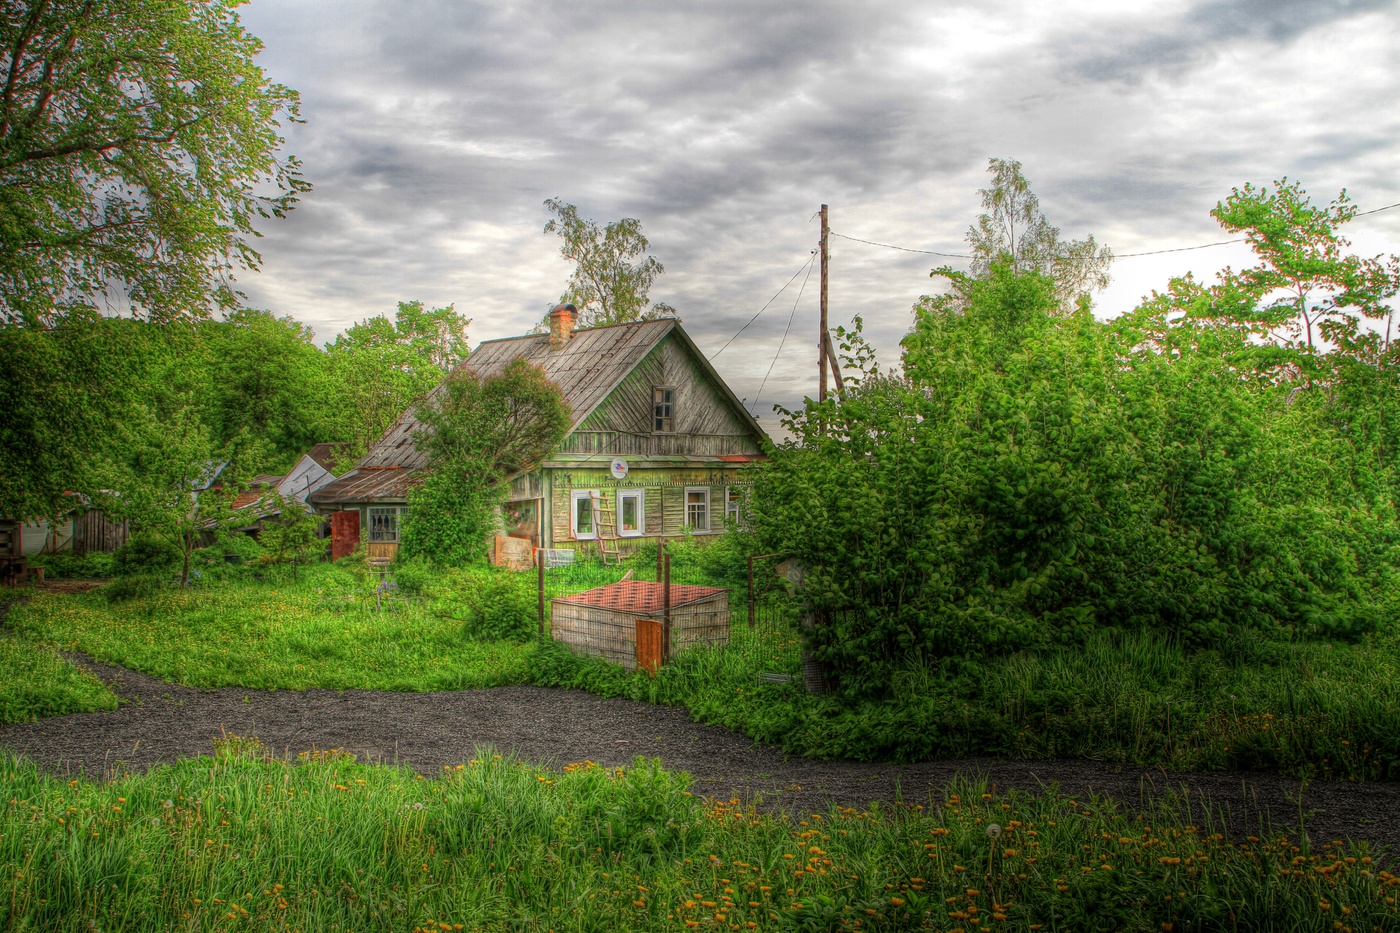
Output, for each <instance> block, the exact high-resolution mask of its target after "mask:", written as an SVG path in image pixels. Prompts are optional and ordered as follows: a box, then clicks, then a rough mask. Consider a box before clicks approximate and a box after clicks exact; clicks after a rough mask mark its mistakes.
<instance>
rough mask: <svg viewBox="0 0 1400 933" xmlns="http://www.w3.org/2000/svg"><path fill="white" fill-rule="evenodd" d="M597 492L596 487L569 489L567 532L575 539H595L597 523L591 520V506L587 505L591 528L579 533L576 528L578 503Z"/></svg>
mask: <svg viewBox="0 0 1400 933" xmlns="http://www.w3.org/2000/svg"><path fill="white" fill-rule="evenodd" d="M598 494H599V490H597V489H573V490H570V491H569V532H570V534H572V535H573V539H574V540H575V541H597V540H598V523H597V522H596V521H594V520H593V507H592V505H590V506H589V510H588V515H589V522H590V524H592V525H593V530H592V531H589V532H585V533H584V534H579V530H578V504H579V502H580V501H582V500H590V501H591V500H592V499H593V497H594V496H597V495H598Z"/></svg>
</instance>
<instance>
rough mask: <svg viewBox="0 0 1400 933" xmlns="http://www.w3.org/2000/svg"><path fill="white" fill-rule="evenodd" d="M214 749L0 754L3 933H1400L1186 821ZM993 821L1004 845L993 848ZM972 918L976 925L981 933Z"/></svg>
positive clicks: (487, 758) (658, 771)
mask: <svg viewBox="0 0 1400 933" xmlns="http://www.w3.org/2000/svg"><path fill="white" fill-rule="evenodd" d="M300 758H301V760H300V763H295V764H294V763H289V762H287V761H282V760H277V759H272V758H268V757H266V756H265V755H264V754H263V753H262V750H261V748H260V746H259V744H258V743H257V741H256V740H255V739H238V738H236V737H229V738H228V739H227V740H226V741H225V742H223V743H221V747H219V749H218V751H217V754H216V756H215V757H213V758H200V759H197V760H193V761H186V762H182V763H180V764H178V765H175V766H167V767H160V768H157V769H155V770H153V771H151V772H148V773H146V774H144V775H140V776H132V777H127V778H125V779H123V780H119V781H115V782H113V783H111V784H106V785H97V784H92V783H89V782H88V781H85V780H81V779H79V780H74V781H70V782H66V783H65V782H63V781H61V780H58V779H55V778H50V777H46V776H44V775H42V774H40V773H39V772H38V771H37V770H36V769H35V768H34V767H33V766H32V765H31V764H29V763H27V762H25V761H23V760H17V759H14V758H10V757H8V756H5V757H0V785H3V786H4V787H5V788H6V798H7V799H5V800H0V926H3V927H4V928H6V929H21V928H34V929H52V930H91V929H102V930H106V931H110V933H116V931H120V930H152V929H166V930H174V929H181V930H185V929H202V930H285V929H313V930H363V929H386V930H403V931H409V930H438V931H453V930H478V929H498V930H541V931H543V930H556V931H564V930H608V929H611V930H617V929H657V930H661V929H666V930H686V929H693V928H697V927H698V928H700V929H724V930H736V931H737V930H744V929H792V930H799V929H806V930H850V931H855V930H887V929H937V930H949V929H953V928H959V929H965V930H971V929H978V928H983V929H1002V928H1005V929H1018V930H1042V929H1044V930H1049V929H1057V930H1076V931H1081V930H1082V931H1094V930H1121V929H1129V930H1173V929H1174V930H1197V929H1225V928H1230V929H1245V930H1249V929H1255V930H1262V929H1290V930H1319V931H1321V930H1332V929H1334V927H1333V924H1334V923H1341V924H1342V926H1341V927H1338V929H1342V928H1346V929H1352V930H1366V931H1371V930H1381V929H1392V928H1394V927H1393V926H1392V925H1393V924H1395V923H1397V922H1400V913H1397V908H1396V905H1395V894H1396V893H1397V886H1400V879H1397V878H1395V877H1394V876H1392V875H1390V874H1388V873H1387V872H1385V871H1383V870H1381V862H1380V861H1379V860H1378V859H1377V856H1378V855H1379V853H1371V852H1369V851H1368V850H1367V849H1366V847H1365V846H1362V845H1358V846H1355V847H1352V846H1343V845H1341V844H1338V843H1328V844H1326V845H1324V846H1321V847H1319V848H1317V849H1316V850H1307V849H1302V848H1299V847H1298V846H1296V845H1294V844H1292V843H1290V842H1288V841H1287V840H1286V839H1285V838H1281V837H1279V836H1276V835H1274V834H1272V833H1269V832H1267V831H1265V832H1263V834H1262V835H1261V836H1260V837H1258V838H1254V837H1251V838H1250V839H1248V840H1246V841H1245V842H1243V843H1238V844H1232V843H1231V842H1230V841H1228V840H1226V839H1225V837H1224V836H1223V835H1221V834H1219V833H1216V832H1213V831H1212V829H1211V826H1210V822H1209V819H1208V816H1207V815H1206V814H1201V813H1193V812H1191V811H1190V809H1189V807H1187V806H1186V805H1185V803H1184V801H1183V802H1181V803H1175V802H1166V803H1160V804H1158V805H1156V806H1155V807H1154V808H1152V809H1150V810H1148V811H1146V812H1144V813H1142V814H1139V815H1136V816H1131V817H1130V816H1125V815H1122V814H1120V813H1118V812H1117V811H1116V810H1115V809H1114V807H1113V805H1112V804H1111V803H1110V802H1109V801H1106V800H1100V799H1087V800H1082V801H1081V800H1068V799H1065V798H1063V797H1060V796H1058V795H1056V794H1054V793H1046V794H1041V795H1028V794H1022V793H1013V794H1009V795H1000V794H996V793H993V792H991V791H990V790H989V789H988V788H986V787H985V785H983V784H978V783H976V782H960V783H958V784H955V785H952V786H950V787H949V788H947V789H945V790H944V791H943V792H941V793H939V794H937V795H936V796H932V797H930V798H929V799H927V800H925V801H924V802H923V803H919V804H915V805H910V806H900V807H896V808H893V809H881V808H873V809H871V810H869V811H857V810H852V809H846V810H835V811H831V812H828V813H824V814H813V815H810V816H806V817H805V818H794V819H786V818H781V819H779V818H773V817H770V816H765V815H761V814H759V813H758V812H756V811H754V810H752V809H749V808H746V807H744V806H741V805H740V804H739V803H738V802H737V801H713V800H707V799H701V798H698V797H694V796H692V795H691V794H690V793H689V792H688V790H687V779H686V777H685V776H684V775H682V774H674V773H670V772H667V771H665V770H663V769H662V768H660V767H659V766H658V765H657V764H656V763H654V762H647V761H644V760H642V759H638V760H637V761H636V762H635V763H634V765H633V766H632V767H630V768H626V769H605V768H601V767H599V766H597V765H594V764H592V763H590V762H579V763H574V764H570V765H566V766H565V767H564V768H563V769H562V770H561V771H557V772H556V771H547V770H541V769H537V768H533V767H529V766H527V765H524V764H521V763H519V762H515V761H511V760H508V759H503V758H501V756H499V755H493V754H492V753H490V752H489V751H484V752H479V753H478V755H477V758H476V759H474V760H472V761H470V762H464V763H463V764H462V765H459V766H457V767H454V768H449V769H445V770H444V771H443V773H441V774H440V775H439V776H438V777H437V778H435V779H424V778H423V777H422V776H421V775H418V774H415V773H413V772H412V771H410V770H408V769H405V768H392V767H385V766H374V767H366V766H361V765H357V764H354V763H353V758H351V757H349V756H344V755H341V754H339V753H336V752H312V753H306V754H303V755H302V756H300ZM994 824H995V827H996V828H993V825H994ZM974 921H976V922H974Z"/></svg>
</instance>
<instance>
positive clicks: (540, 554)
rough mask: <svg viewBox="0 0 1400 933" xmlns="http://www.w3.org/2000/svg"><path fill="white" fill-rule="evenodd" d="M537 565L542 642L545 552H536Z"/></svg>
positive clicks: (542, 635)
mask: <svg viewBox="0 0 1400 933" xmlns="http://www.w3.org/2000/svg"><path fill="white" fill-rule="evenodd" d="M535 563H536V564H538V565H539V619H540V641H544V551H543V550H539V549H537V550H536V551H535Z"/></svg>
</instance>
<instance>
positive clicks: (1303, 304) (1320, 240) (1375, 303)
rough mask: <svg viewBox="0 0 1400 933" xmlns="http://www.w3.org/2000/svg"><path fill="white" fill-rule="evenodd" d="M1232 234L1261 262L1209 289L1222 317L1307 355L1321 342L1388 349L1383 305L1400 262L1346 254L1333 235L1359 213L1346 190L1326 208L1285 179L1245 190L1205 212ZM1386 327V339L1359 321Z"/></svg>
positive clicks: (1346, 349) (1357, 352)
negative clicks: (1241, 238)
mask: <svg viewBox="0 0 1400 933" xmlns="http://www.w3.org/2000/svg"><path fill="white" fill-rule="evenodd" d="M1210 213H1211V216H1212V217H1214V218H1215V219H1216V220H1218V221H1219V222H1220V225H1221V226H1222V227H1224V228H1225V229H1226V230H1228V231H1229V232H1231V233H1243V234H1244V235H1245V239H1246V240H1247V241H1248V243H1249V245H1250V247H1251V248H1252V249H1253V250H1254V252H1255V255H1256V256H1258V257H1259V264H1258V265H1256V266H1253V267H1251V268H1249V269H1244V270H1241V271H1240V272H1235V271H1233V270H1231V269H1229V268H1228V267H1227V268H1226V269H1225V271H1224V272H1222V273H1221V274H1220V279H1219V283H1218V284H1217V286H1216V287H1215V288H1214V289H1213V290H1212V297H1213V298H1214V299H1215V300H1214V302H1213V304H1214V306H1215V309H1216V311H1217V312H1218V313H1220V316H1221V317H1223V318H1225V319H1227V320H1230V321H1233V322H1234V323H1236V324H1238V325H1239V326H1241V327H1243V328H1245V329H1247V330H1248V331H1250V332H1251V333H1254V334H1257V335H1259V336H1261V337H1264V338H1266V339H1269V340H1271V341H1273V342H1275V343H1277V344H1278V345H1280V346H1288V347H1295V348H1298V349H1301V350H1305V351H1307V352H1312V351H1315V350H1317V349H1319V346H1320V344H1321V343H1322V342H1323V341H1326V342H1327V343H1330V344H1332V346H1333V347H1334V348H1336V349H1337V350H1339V351H1341V352H1342V353H1343V354H1345V355H1349V356H1365V355H1369V356H1372V357H1374V356H1375V355H1376V354H1378V353H1380V352H1384V351H1385V350H1388V349H1389V345H1390V340H1391V329H1390V323H1391V316H1392V315H1393V313H1394V312H1393V309H1392V308H1391V307H1390V306H1389V304H1388V302H1389V300H1390V299H1391V298H1393V297H1395V295H1396V294H1397V293H1400V258H1397V257H1395V256H1385V257H1382V256H1376V257H1374V258H1371V259H1363V258H1361V257H1359V256H1355V255H1345V254H1344V253H1343V250H1344V249H1346V247H1348V246H1350V245H1351V243H1350V241H1348V240H1347V239H1346V238H1345V237H1343V236H1340V235H1339V234H1338V232H1337V231H1338V229H1339V228H1340V227H1341V226H1342V225H1343V224H1345V223H1347V222H1348V221H1350V220H1351V218H1352V217H1354V216H1355V215H1356V207H1355V205H1353V204H1352V203H1351V200H1350V199H1349V198H1348V197H1347V193H1346V191H1345V190H1343V191H1342V192H1341V194H1339V195H1338V196H1337V198H1336V199H1335V200H1334V201H1332V203H1331V204H1329V205H1328V206H1327V207H1314V206H1313V205H1312V203H1311V201H1310V199H1309V198H1308V193H1307V192H1306V191H1304V190H1303V187H1302V185H1301V184H1299V183H1297V182H1293V183H1292V184H1290V183H1289V181H1288V179H1287V178H1284V179H1283V180H1281V181H1275V182H1274V187H1273V189H1272V190H1270V189H1269V188H1268V187H1267V186H1261V187H1259V188H1256V187H1254V186H1253V185H1252V184H1246V185H1245V186H1244V187H1243V188H1234V189H1232V190H1231V192H1230V196H1229V197H1228V198H1226V199H1225V200H1224V201H1221V202H1220V203H1218V204H1216V206H1215V208H1214V209H1213V210H1212V211H1211V212H1210ZM1382 319H1384V320H1385V321H1386V324H1387V326H1386V329H1385V333H1384V335H1382V334H1380V333H1378V332H1377V331H1370V330H1367V329H1365V328H1364V327H1363V325H1362V321H1363V320H1372V321H1379V320H1382Z"/></svg>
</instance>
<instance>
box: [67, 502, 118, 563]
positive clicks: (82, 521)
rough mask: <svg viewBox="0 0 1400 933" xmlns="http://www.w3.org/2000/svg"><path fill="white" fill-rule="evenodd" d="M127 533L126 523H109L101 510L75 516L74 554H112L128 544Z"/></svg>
mask: <svg viewBox="0 0 1400 933" xmlns="http://www.w3.org/2000/svg"><path fill="white" fill-rule="evenodd" d="M127 531H128V527H127V523H126V522H109V521H107V517H106V516H105V515H103V514H102V512H101V510H99V509H89V510H88V511H86V512H84V513H82V514H81V515H75V516H73V543H72V550H73V553H74V554H77V555H79V556H81V555H83V554H91V553H97V552H102V553H111V552H112V551H115V550H116V549H117V548H119V547H121V546H122V545H123V544H125V543H126V539H127Z"/></svg>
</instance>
